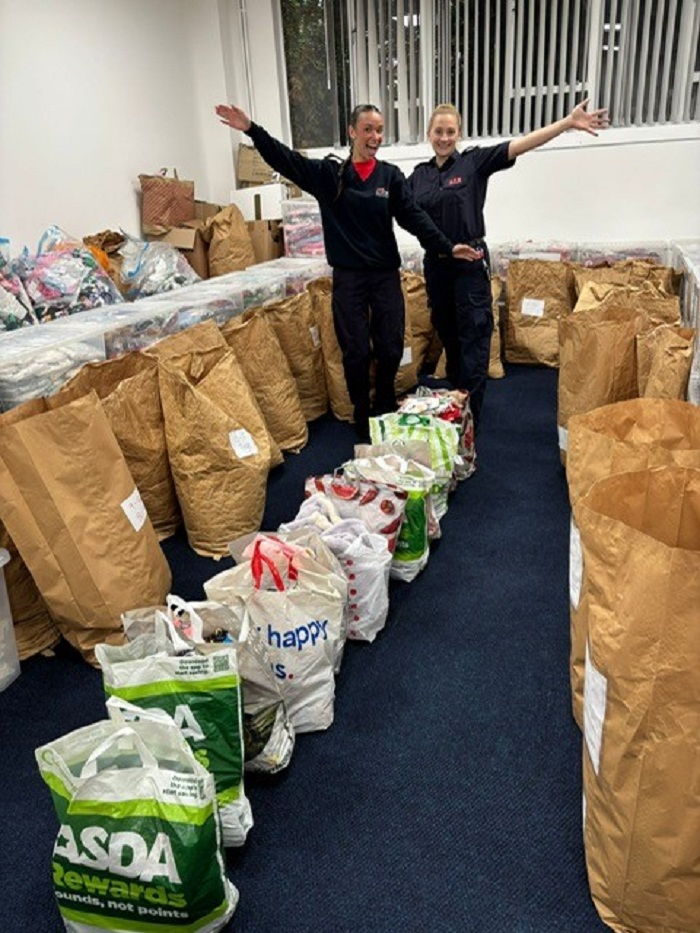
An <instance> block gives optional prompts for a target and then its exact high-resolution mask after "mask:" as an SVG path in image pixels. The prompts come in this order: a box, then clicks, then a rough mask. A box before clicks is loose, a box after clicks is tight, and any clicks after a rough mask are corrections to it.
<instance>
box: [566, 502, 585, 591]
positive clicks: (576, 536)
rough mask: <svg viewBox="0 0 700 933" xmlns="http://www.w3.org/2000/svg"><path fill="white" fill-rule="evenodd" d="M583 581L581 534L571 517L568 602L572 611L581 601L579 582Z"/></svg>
mask: <svg viewBox="0 0 700 933" xmlns="http://www.w3.org/2000/svg"><path fill="white" fill-rule="evenodd" d="M582 580H583V551H582V550H581V532H580V531H579V530H578V525H577V524H576V520H575V519H574V516H573V515H572V516H571V531H570V532H569V600H570V601H571V605H572V606H573V607H574V609H578V604H579V601H580V599H581V581H582Z"/></svg>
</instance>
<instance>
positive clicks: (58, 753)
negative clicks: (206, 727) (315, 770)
mask: <svg viewBox="0 0 700 933" xmlns="http://www.w3.org/2000/svg"><path fill="white" fill-rule="evenodd" d="M35 754H36V760H37V763H38V766H39V770H40V772H41V776H42V777H43V779H44V781H45V782H46V783H47V784H48V786H49V788H50V789H51V794H52V796H53V800H54V805H55V808H56V813H57V816H58V819H59V823H60V829H59V831H58V834H57V836H56V841H55V843H54V848H53V857H52V872H53V885H54V891H55V894H56V900H57V902H58V908H59V911H60V913H61V917H62V918H63V922H64V924H65V928H66V930H67V931H68V933H99V931H105V930H109V931H112V933H134V931H138V933H175V931H177V930H182V931H187V933H215V931H217V930H221V929H223V927H224V926H225V925H226V924H227V923H228V921H229V919H230V918H231V916H232V914H233V912H234V910H235V907H236V904H237V903H238V891H237V890H236V888H235V887H234V886H233V885H232V884H231V882H230V881H229V880H228V879H227V877H226V872H225V869H224V860H223V854H222V847H221V844H222V841H221V835H220V828H219V819H218V814H217V805H216V791H215V788H214V779H213V778H212V776H211V775H210V774H209V773H208V772H207V770H206V769H205V768H204V767H202V765H200V764H199V762H198V761H197V760H196V758H195V757H194V755H193V753H192V751H191V749H190V748H189V746H188V745H187V743H186V742H185V740H184V739H183V737H182V735H181V733H180V730H179V729H178V728H177V726H176V725H175V723H173V722H172V721H169V722H168V721H165V720H163V721H155V720H152V721H150V720H149V721H140V722H133V723H129V724H122V723H119V722H110V721H106V720H105V721H101V722H97V723H94V724H93V725H90V726H85V727H83V728H82V729H76V730H75V731H74V732H70V733H68V734H67V735H65V736H63V737H62V738H59V739H56V740H55V741H53V742H49V743H47V744H46V745H42V746H41V747H40V748H38V749H37V750H36V753H35Z"/></svg>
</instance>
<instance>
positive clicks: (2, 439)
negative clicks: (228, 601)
mask: <svg viewBox="0 0 700 933" xmlns="http://www.w3.org/2000/svg"><path fill="white" fill-rule="evenodd" d="M0 519H1V520H2V521H3V523H4V524H5V526H6V527H7V530H8V531H9V533H10V535H11V536H12V538H13V540H14V542H15V544H16V545H17V549H18V550H19V552H20V554H21V555H22V558H23V559H24V561H25V563H26V564H27V567H28V568H29V570H30V572H31V574H32V577H33V578H34V580H35V582H36V584H37V587H38V588H39V591H40V592H41V594H42V596H43V598H44V600H45V601H46V604H47V606H48V608H49V610H50V612H51V615H52V616H53V618H54V619H55V621H56V624H57V626H58V628H59V631H60V632H61V634H62V635H63V636H64V638H66V639H67V640H68V641H69V642H70V643H71V644H72V645H73V646H74V647H76V648H77V649H78V650H79V651H80V652H81V653H82V654H83V656H84V657H85V659H86V660H87V661H90V663H95V657H94V647H95V645H96V644H98V643H99V642H102V641H107V642H111V643H113V644H116V643H121V641H122V640H123V633H122V628H121V620H120V616H121V613H122V612H125V611H127V610H128V609H133V608H134V607H136V606H142V605H150V604H156V603H161V602H163V600H164V599H165V597H166V596H167V594H168V590H169V589H170V586H171V576H170V569H169V567H168V564H167V561H166V560H165V557H164V556H163V552H162V551H161V549H160V546H159V545H158V541H157V538H156V536H155V532H154V530H153V526H152V525H151V522H150V520H149V518H148V515H147V513H146V510H145V508H144V507H143V502H142V501H141V498H140V496H139V493H138V489H137V488H136V486H135V484H134V480H133V478H132V476H131V473H130V472H129V468H128V466H127V465H126V461H125V460H124V457H123V455H122V452H121V450H120V449H119V445H118V443H117V441H116V438H115V437H114V433H113V432H112V429H111V427H110V425H109V422H108V420H107V417H106V415H105V413H104V410H103V409H102V406H101V404H100V401H99V399H98V398H97V395H96V394H95V393H94V392H92V393H90V394H89V395H86V396H83V397H82V398H80V399H78V400H76V401H74V402H71V403H70V404H68V405H65V406H63V407H62V408H58V409H56V410H54V411H49V412H46V413H45V414H38V415H35V416H34V417H32V418H28V419H26V420H24V421H20V422H18V423H17V424H11V425H8V426H6V427H1V428H0Z"/></svg>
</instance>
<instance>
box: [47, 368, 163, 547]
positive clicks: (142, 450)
mask: <svg viewBox="0 0 700 933" xmlns="http://www.w3.org/2000/svg"><path fill="white" fill-rule="evenodd" d="M93 389H94V390H95V392H97V395H98V396H99V398H100V399H101V401H102V407H103V408H104V410H105V414H106V415H107V418H108V420H109V423H110V425H111V427H112V430H113V431H114V436H115V437H116V439H117V441H118V443H119V446H120V447H121V451H122V453H123V454H124V459H125V460H126V462H127V464H128V466H129V469H130V470H131V475H132V476H133V477H134V482H135V483H136V485H137V487H138V490H139V492H140V493H141V498H142V499H143V504H144V505H145V506H146V511H147V512H148V517H149V518H150V520H151V523H152V525H153V527H154V529H155V531H156V534H157V535H158V537H159V538H161V539H162V538H167V537H168V536H169V535H172V534H174V533H175V531H176V530H177V528H178V527H179V526H180V524H181V522H182V516H181V515H180V506H179V505H178V501H177V495H176V493H175V485H174V483H173V478H172V475H171V473H170V464H169V463H168V448H167V445H166V443H165V424H164V422H163V408H162V406H161V404H160V391H159V388H158V364H157V361H156V360H155V359H154V358H153V357H151V356H147V355H146V354H144V353H139V352H138V351H135V352H132V353H126V354H125V355H124V356H121V357H117V358H116V359H113V360H107V361H106V362H104V363H88V364H86V365H85V366H83V367H82V368H81V369H80V370H79V371H78V373H77V374H76V375H75V376H74V377H73V379H71V380H70V382H68V383H66V385H65V386H63V388H62V389H61V390H60V391H59V392H58V393H57V394H56V395H54V396H52V397H51V399H50V400H49V404H50V406H51V407H56V406H57V405H64V404H66V402H68V401H70V400H71V399H74V398H80V397H81V396H83V395H86V394H87V393H88V392H90V391H91V390H93Z"/></svg>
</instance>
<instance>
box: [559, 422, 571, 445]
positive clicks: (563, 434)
mask: <svg viewBox="0 0 700 933" xmlns="http://www.w3.org/2000/svg"><path fill="white" fill-rule="evenodd" d="M557 433H558V434H559V450H568V449H569V432H568V430H567V429H566V428H563V427H562V426H561V425H558V427H557Z"/></svg>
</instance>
